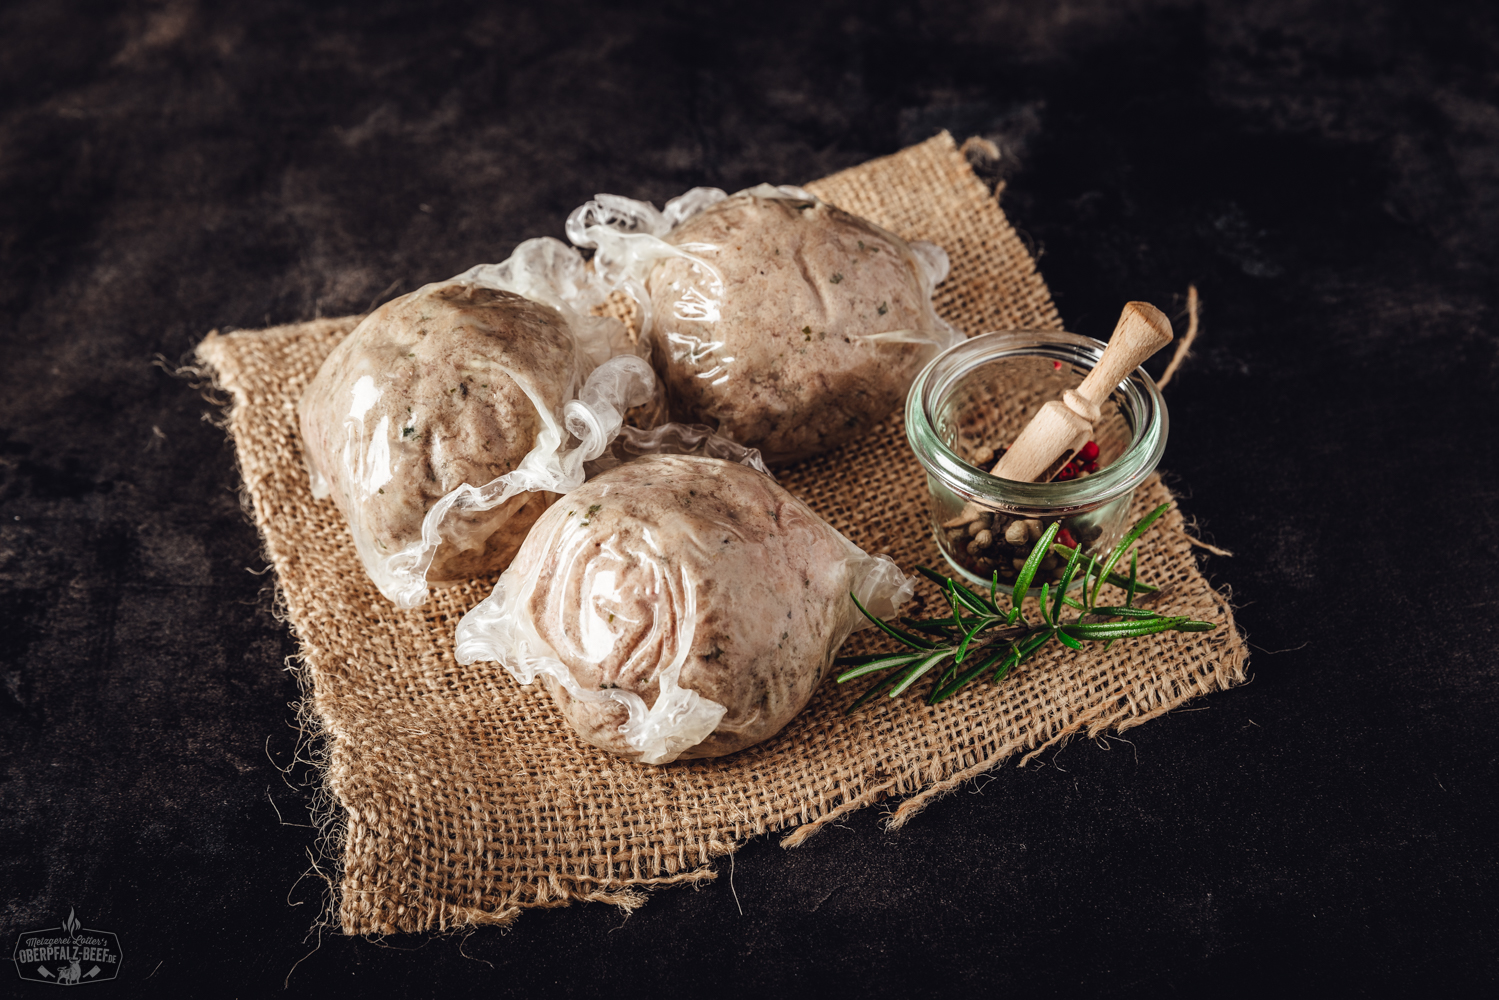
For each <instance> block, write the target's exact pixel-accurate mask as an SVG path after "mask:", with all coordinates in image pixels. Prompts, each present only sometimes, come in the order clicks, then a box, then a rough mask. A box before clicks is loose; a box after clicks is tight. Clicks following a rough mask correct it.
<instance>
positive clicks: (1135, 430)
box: [906, 330, 1167, 591]
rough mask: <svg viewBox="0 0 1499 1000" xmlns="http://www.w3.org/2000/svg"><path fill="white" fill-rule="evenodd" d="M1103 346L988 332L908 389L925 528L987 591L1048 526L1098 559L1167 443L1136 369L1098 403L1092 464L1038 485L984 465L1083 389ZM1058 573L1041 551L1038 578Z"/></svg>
mask: <svg viewBox="0 0 1499 1000" xmlns="http://www.w3.org/2000/svg"><path fill="white" fill-rule="evenodd" d="M1103 350H1104V345H1103V344H1101V343H1099V342H1098V341H1096V340H1093V339H1092V338H1090V337H1080V336H1078V335H1077V334H1072V333H1061V332H1057V331H1048V330H1020V331H1012V332H1005V333H986V334H982V335H981V336H977V337H974V338H972V339H970V340H968V341H966V342H964V343H961V344H958V345H956V346H954V347H951V348H949V349H948V350H946V351H943V352H942V353H941V354H939V355H938V356H937V357H936V358H934V359H933V360H932V362H931V363H930V364H929V365H927V366H926V368H925V369H924V370H923V371H922V372H921V374H920V375H918V376H917V377H916V381H915V382H914V383H913V384H912V385H911V392H910V394H909V395H908V396H907V397H906V438H907V440H909V441H910V443H911V448H912V449H913V450H914V451H915V452H916V457H917V458H918V459H920V460H921V464H922V466H923V467H924V468H925V469H926V473H927V486H928V493H929V498H930V504H929V506H930V511H931V520H932V530H933V531H934V533H935V534H936V537H937V545H938V547H939V548H941V550H942V554H943V556H944V557H945V558H946V559H947V561H948V563H950V564H951V565H952V567H953V568H954V569H955V570H957V571H958V572H959V573H960V574H962V576H963V577H965V578H966V579H968V580H970V581H972V582H973V583H975V584H979V585H981V586H983V587H988V586H989V583H990V580H991V579H992V578H993V576H994V574H995V573H996V572H997V573H998V574H999V586H1000V589H1001V590H1005V591H1009V589H1010V588H1009V584H1010V583H1012V582H1013V581H1014V579H1015V575H1016V571H1017V570H1018V568H1019V567H1020V566H1021V565H1023V564H1024V562H1025V558H1026V557H1027V556H1028V555H1029V554H1030V552H1031V549H1032V548H1034V546H1035V544H1036V541H1037V540H1038V539H1039V538H1040V536H1041V533H1042V532H1043V531H1044V530H1045V529H1046V528H1047V527H1048V526H1049V525H1051V524H1052V523H1054V522H1058V521H1060V522H1061V526H1062V531H1060V532H1059V533H1058V539H1057V540H1058V541H1059V542H1061V543H1062V544H1071V545H1076V544H1081V545H1082V548H1083V556H1084V558H1086V557H1087V556H1088V555H1089V554H1091V553H1095V552H1096V553H1097V554H1098V557H1099V559H1100V560H1102V559H1105V558H1107V556H1108V554H1109V552H1111V551H1112V549H1113V547H1114V546H1115V545H1117V544H1118V543H1119V539H1120V538H1121V537H1122V536H1123V535H1124V532H1125V531H1127V530H1128V529H1129V525H1128V524H1127V523H1126V522H1127V519H1128V517H1129V512H1130V499H1131V498H1132V497H1133V496H1134V493H1135V488H1136V487H1138V486H1139V485H1140V483H1142V482H1144V480H1145V478H1146V477H1147V476H1149V475H1150V473H1151V472H1152V471H1154V469H1155V467H1156V463H1157V462H1159V461H1160V458H1161V453H1162V452H1163V451H1165V449H1166V431H1167V417H1166V403H1165V400H1163V399H1162V398H1161V393H1160V390H1158V389H1157V388H1156V385H1155V382H1154V381H1152V380H1151V378H1150V376H1149V375H1147V374H1146V373H1145V371H1144V370H1143V369H1140V368H1137V369H1135V371H1134V372H1132V373H1131V374H1130V376H1129V378H1127V379H1125V380H1124V381H1123V382H1121V383H1120V384H1119V385H1118V386H1117V387H1115V389H1114V391H1113V392H1112V393H1111V394H1110V395H1109V397H1108V399H1106V400H1102V401H1100V409H1101V410H1102V411H1103V416H1102V417H1101V418H1100V419H1099V420H1098V421H1097V422H1096V423H1095V424H1094V425H1093V442H1094V443H1096V445H1097V447H1098V455H1097V457H1096V459H1094V460H1093V464H1096V468H1097V471H1095V472H1082V473H1080V474H1078V475H1077V477H1076V478H1073V479H1070V480H1067V481H1053V482H1039V483H1022V482H1018V481H1016V480H1013V479H1001V478H999V477H998V476H992V475H990V474H989V473H988V472H987V471H985V470H987V469H989V468H992V467H993V465H994V463H995V462H997V461H998V460H999V457H1000V456H1001V455H1002V454H1003V449H1004V447H1005V446H1007V445H1008V444H1009V443H1010V442H1011V441H1013V440H1014V439H1015V438H1016V436H1018V435H1019V433H1020V431H1021V430H1022V429H1023V428H1024V427H1025V425H1026V424H1027V423H1028V422H1029V421H1030V419H1031V417H1032V416H1034V415H1035V413H1036V411H1037V410H1039V409H1040V408H1041V405H1042V404H1043V403H1045V402H1047V401H1048V400H1052V399H1060V398H1061V396H1062V392H1063V390H1066V389H1075V388H1077V386H1078V385H1079V384H1081V382H1082V381H1083V379H1084V377H1086V376H1087V374H1088V372H1089V371H1090V370H1092V368H1093V366H1094V365H1096V364H1097V363H1098V360H1099V358H1100V357H1102V355H1103ZM1090 450H1091V449H1089V448H1087V447H1086V446H1085V447H1084V449H1083V453H1084V454H1086V453H1087V452H1089V451H1090ZM980 466H981V467H980ZM1076 468H1077V466H1076V465H1074V467H1073V470H1074V471H1075V470H1076ZM970 504H972V505H974V506H972V507H970V506H969V505H970ZM975 514H976V515H977V516H976V517H975ZM1062 569H1063V561H1062V560H1061V559H1060V558H1058V557H1057V556H1056V554H1055V553H1053V554H1051V555H1048V556H1047V557H1046V560H1045V561H1043V563H1042V565H1041V571H1040V572H1038V573H1037V574H1036V580H1035V583H1036V585H1040V584H1041V583H1042V582H1045V581H1055V580H1057V579H1059V578H1060V576H1061V573H1062ZM1079 582H1080V581H1079Z"/></svg>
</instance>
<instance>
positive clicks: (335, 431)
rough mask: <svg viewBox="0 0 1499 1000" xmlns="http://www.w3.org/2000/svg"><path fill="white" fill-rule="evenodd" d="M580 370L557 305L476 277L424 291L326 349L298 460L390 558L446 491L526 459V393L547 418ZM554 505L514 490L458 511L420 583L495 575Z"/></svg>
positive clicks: (305, 409)
mask: <svg viewBox="0 0 1499 1000" xmlns="http://www.w3.org/2000/svg"><path fill="white" fill-rule="evenodd" d="M574 366H575V359H574V348H573V341H572V338H571V335H570V334H569V332H568V329H567V326H566V322H565V320H564V319H563V317H562V315H561V314H560V313H558V312H557V311H556V310H554V309H551V308H549V307H547V306H545V305H541V304H540V303H537V302H533V301H531V300H530V299H527V298H525V297H523V296H520V295H516V294H513V293H511V292H504V291H497V290H494V289H489V288H482V287H479V286H475V285H466V284H461V283H457V282H442V283H437V284H431V285H426V286H424V287H422V288H419V289H417V290H416V291H414V292H411V293H409V294H407V295H403V296H400V297H399V298H396V299H392V300H391V301H390V302H387V303H385V304H384V305H383V306H381V307H380V308H379V309H376V310H375V311H374V312H373V313H371V314H370V315H369V316H367V317H366V318H365V319H364V320H363V322H361V323H360V324H359V326H358V327H356V328H355V329H354V331H353V332H352V333H350V334H349V336H348V337H347V338H346V339H345V340H344V341H343V342H342V343H340V344H339V345H338V347H336V348H335V349H334V350H333V353H332V354H330V355H329V356H328V358H327V360H326V361H325V362H324V363H323V365H322V368H321V369H319V371H318V374H317V377H316V378H315V379H314V380H313V382H312V384H311V385H309V386H308V389H307V391H306V392H305V393H304V394H303V396H302V398H301V400H300V401H299V403H298V406H297V412H298V417H299V420H300V424H301V430H302V443H303V449H304V454H305V457H306V459H307V462H308V465H309V467H310V468H311V469H312V470H313V472H314V474H315V476H316V474H318V473H321V475H322V476H323V477H324V479H325V481H326V483H327V486H328V488H329V490H330V492H331V494H332V496H333V498H334V500H335V502H336V503H337V504H338V506H339V508H340V509H341V510H342V511H343V513H344V516H345V517H346V518H347V519H348V520H349V523H350V527H351V528H352V529H353V530H354V531H355V533H356V537H357V535H358V533H359V532H361V531H363V532H367V533H368V536H369V538H370V540H371V541H370V544H371V546H372V547H373V550H374V551H376V552H377V553H381V554H384V553H390V554H394V553H396V552H398V551H400V550H401V549H403V548H405V547H406V546H408V545H410V544H412V543H414V542H416V541H417V540H419V539H420V537H421V528H422V519H423V517H424V516H425V515H426V513H427V511H428V509H430V508H431V506H432V505H433V504H434V503H435V502H436V501H437V500H438V499H439V498H441V497H442V496H443V495H444V494H446V493H448V492H450V491H452V490H453V489H455V488H457V487H458V486H460V485H462V484H464V483H468V484H470V485H474V486H482V485H484V484H485V483H488V482H489V481H491V480H492V479H495V478H496V477H498V476H501V475H504V474H505V473H507V472H510V471H512V470H514V469H515V468H516V467H517V466H518V465H519V464H520V462H521V459H523V458H524V457H525V456H526V454H527V453H528V452H529V451H530V450H531V448H532V446H533V445H534V444H535V442H536V435H537V433H538V432H539V431H540V429H541V426H542V423H541V418H540V416H539V414H538V412H537V405H536V402H535V401H533V398H532V396H533V395H534V396H536V397H537V398H538V399H539V400H540V401H541V402H542V403H543V405H545V406H548V407H550V408H551V409H552V411H554V412H555V411H556V409H557V408H559V407H560V406H561V405H562V403H563V401H564V400H565V398H566V394H567V392H568V389H569V386H570V385H571V383H572V381H573V378H574ZM523 383H524V384H523ZM528 390H529V394H528ZM554 499H555V495H554V494H550V493H522V494H520V495H518V496H516V497H513V498H511V500H509V501H507V502H506V503H505V504H502V505H501V506H499V507H496V508H494V509H493V510H489V511H483V512H466V513H460V512H457V511H455V512H453V513H452V514H450V515H449V517H450V519H455V520H457V521H458V522H460V523H459V524H458V525H457V527H458V529H459V530H458V531H456V532H455V533H454V534H455V535H456V536H459V537H461V538H462V539H463V543H462V544H461V545H460V544H455V543H453V542H451V541H445V542H444V543H443V545H442V546H441V547H440V548H439V549H438V550H437V552H436V554H435V555H434V557H433V560H432V565H431V568H430V569H429V570H428V573H427V579H428V581H429V582H432V583H445V582H452V581H458V580H468V579H471V578H472V577H474V576H477V575H480V574H483V573H488V572H492V571H494V570H497V569H502V568H503V567H504V566H505V565H507V564H508V563H509V561H510V559H511V558H512V557H513V556H514V554H515V551H516V549H517V548H518V547H519V545H520V542H521V540H522V539H523V538H524V537H525V533H526V531H527V530H528V529H529V527H530V525H531V524H532V523H533V522H534V521H535V520H536V518H537V517H538V516H539V515H540V513H541V511H542V510H544V509H545V508H546V506H547V504H549V503H550V502H552V501H553V500H554Z"/></svg>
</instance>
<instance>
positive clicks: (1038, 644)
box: [833, 504, 1217, 712]
mask: <svg viewBox="0 0 1499 1000" xmlns="http://www.w3.org/2000/svg"><path fill="white" fill-rule="evenodd" d="M1169 506H1170V505H1169V504H1162V505H1161V506H1159V507H1157V508H1156V509H1155V510H1153V511H1151V512H1150V513H1149V514H1147V515H1146V516H1145V517H1143V518H1141V519H1140V521H1139V523H1138V524H1136V525H1135V526H1134V527H1133V528H1131V529H1130V530H1129V531H1128V532H1127V533H1126V534H1125V536H1124V538H1123V539H1121V540H1120V542H1119V544H1118V545H1117V546H1115V547H1114V550H1113V551H1112V552H1111V553H1109V557H1108V558H1107V559H1105V560H1104V561H1103V563H1102V565H1100V564H1099V562H1098V559H1097V557H1096V556H1091V555H1090V556H1088V558H1087V562H1086V565H1085V564H1084V560H1083V555H1082V551H1081V549H1080V548H1073V547H1069V546H1066V545H1062V544H1059V543H1058V542H1057V541H1056V537H1057V531H1058V529H1059V528H1060V525H1059V524H1053V525H1051V526H1050V527H1049V528H1047V529H1046V532H1045V534H1043V535H1042V536H1041V540H1040V541H1038V542H1037V543H1036V547H1035V548H1034V549H1032V550H1031V554H1030V558H1028V559H1027V560H1026V561H1025V565H1024V566H1023V567H1021V569H1020V572H1019V573H1017V574H1016V576H1015V584H1014V586H1013V588H1012V593H1011V595H1010V599H1009V608H1008V610H1002V609H1001V608H1000V594H999V574H998V573H997V572H996V573H995V574H994V577H993V578H992V579H991V580H990V583H989V593H988V596H987V597H985V596H983V595H980V594H976V593H974V592H973V591H972V590H970V589H968V587H967V586H966V585H964V584H962V583H959V582H958V581H957V580H953V579H951V578H949V577H946V576H943V575H942V574H941V573H938V572H936V571H935V570H931V569H928V568H927V567H925V566H918V567H917V572H919V573H920V574H921V575H922V576H924V577H926V578H927V579H928V580H931V581H932V582H933V583H935V584H937V586H939V587H941V588H942V594H943V596H944V597H946V598H947V602H948V605H949V606H950V608H951V610H952V613H951V614H950V615H948V616H947V617H945V618H931V619H927V620H925V621H918V620H916V619H912V618H899V619H896V620H881V619H879V618H876V617H875V616H874V615H872V614H870V613H869V611H868V609H867V608H865V607H864V605H862V604H860V603H859V599H858V598H857V597H855V598H854V604H855V606H857V607H858V609H859V611H860V612H861V613H862V614H863V615H864V617H866V618H868V619H869V620H870V621H872V622H873V623H874V624H875V625H876V626H878V627H879V628H880V629H881V630H882V631H884V632H885V633H886V634H887V635H889V636H890V637H892V638H893V639H895V640H896V641H897V642H899V643H900V644H901V645H902V646H904V647H905V649H903V650H897V651H895V652H884V653H868V654H864V655H860V656H840V657H838V658H837V659H835V660H834V661H833V662H834V663H835V664H837V665H838V666H840V667H846V668H848V669H845V670H844V671H843V672H842V673H840V674H839V675H838V683H839V684H843V683H846V682H847V681H851V680H855V679H857V678H860V677H867V676H869V675H870V674H880V675H881V676H880V677H879V679H878V680H876V681H875V683H874V685H873V686H872V687H870V688H869V689H868V690H867V691H865V692H864V693H863V694H862V695H860V696H859V698H858V699H857V700H855V701H854V703H853V704H852V705H850V706H849V707H848V711H849V712H852V711H854V710H855V709H857V708H859V707H860V706H861V705H864V704H866V703H867V702H869V701H870V700H871V699H873V698H874V697H875V696H876V695H878V694H879V693H881V692H884V691H886V689H889V690H888V693H887V697H890V698H898V697H900V696H901V695H903V694H905V693H906V691H907V690H908V689H910V688H911V687H912V686H913V685H914V684H915V683H916V682H917V681H919V680H921V679H922V678H923V677H926V676H927V675H934V677H933V682H932V686H931V690H930V691H929V692H928V694H927V699H926V700H927V704H930V705H935V704H937V703H938V702H940V701H945V700H946V699H948V698H951V697H952V696H953V695H955V694H957V693H958V692H959V691H961V690H962V689H963V688H965V687H967V686H968V685H969V684H971V683H972V682H974V681H976V680H978V679H979V678H980V677H983V676H984V675H985V674H988V675H989V676H990V677H991V678H992V679H993V680H994V681H1000V680H1003V679H1004V678H1005V677H1006V676H1008V674H1009V673H1010V671H1011V670H1013V669H1014V668H1015V667H1017V666H1019V665H1020V664H1021V663H1023V662H1025V661H1026V660H1027V659H1029V658H1030V657H1031V656H1033V655H1035V654H1036V653H1037V652H1038V651H1040V649H1041V648H1042V647H1044V646H1045V645H1046V644H1047V643H1048V642H1050V641H1051V640H1052V639H1056V640H1057V642H1059V643H1061V644H1062V645H1063V646H1066V647H1067V648H1069V649H1073V650H1081V649H1083V643H1084V642H1102V643H1105V644H1106V645H1105V648H1108V647H1107V644H1108V643H1112V642H1113V641H1114V640H1116V639H1130V638H1135V637H1138V636H1145V635H1154V634H1155V633H1157V632H1207V631H1209V630H1211V629H1214V628H1217V625H1215V624H1214V623H1213V622H1202V621H1195V620H1194V619H1192V618H1190V617H1188V616H1186V615H1163V614H1160V613H1159V612H1156V611H1152V610H1150V609H1148V608H1141V607H1136V606H1135V597H1136V595H1138V594H1142V593H1155V592H1157V588H1155V587H1152V586H1150V585H1149V584H1146V583H1142V582H1140V577H1139V552H1138V551H1136V552H1134V553H1133V554H1131V556H1130V560H1129V576H1123V575H1121V574H1120V573H1116V572H1114V567H1115V566H1118V565H1119V560H1120V559H1122V558H1124V555H1125V553H1126V552H1128V551H1129V550H1130V548H1131V547H1132V546H1133V545H1134V544H1135V542H1137V541H1139V540H1140V537H1141V536H1142V535H1144V534H1145V532H1146V531H1147V530H1149V528H1150V527H1151V525H1153V524H1154V523H1155V522H1156V521H1157V520H1158V519H1159V518H1160V516H1161V515H1162V514H1164V513H1165V512H1166V510H1167V508H1168V507H1169ZM1050 553H1055V554H1056V555H1057V556H1059V557H1061V558H1063V559H1066V560H1067V565H1066V568H1064V569H1063V570H1062V576H1061V579H1059V580H1058V581H1057V583H1056V587H1055V589H1053V587H1052V585H1051V584H1049V583H1043V584H1041V590H1040V594H1039V595H1038V596H1039V597H1040V610H1041V620H1040V621H1038V622H1031V621H1029V620H1027V619H1026V617H1025V615H1024V613H1023V612H1022V611H1021V604H1022V603H1023V602H1024V601H1025V598H1026V596H1027V595H1028V594H1029V593H1030V589H1031V583H1032V581H1034V580H1035V578H1036V572H1037V570H1038V569H1039V568H1040V566H1041V560H1042V559H1044V558H1046V556H1047V555H1048V554H1050ZM1121 568H1122V567H1121ZM1079 573H1081V579H1082V586H1081V588H1080V591H1081V595H1082V600H1081V601H1079V600H1076V599H1074V598H1072V597H1070V596H1068V591H1069V590H1070V589H1071V587H1072V584H1073V582H1074V581H1076V580H1077V579H1078V578H1079ZM1105 583H1110V584H1113V585H1114V586H1116V587H1119V588H1120V589H1122V590H1123V591H1124V604H1122V605H1107V606H1104V605H1099V604H1098V595H1099V593H1100V591H1102V589H1103V585H1104V584H1105ZM849 596H851V597H852V596H853V595H849ZM1068 608H1071V609H1073V610H1075V611H1079V612H1081V614H1079V615H1078V616H1077V617H1075V618H1073V619H1072V620H1070V621H1068V620H1064V618H1063V615H1064V613H1065V612H1066V610H1067V609H1068ZM896 621H898V622H899V624H898V625H897V624H896Z"/></svg>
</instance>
